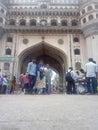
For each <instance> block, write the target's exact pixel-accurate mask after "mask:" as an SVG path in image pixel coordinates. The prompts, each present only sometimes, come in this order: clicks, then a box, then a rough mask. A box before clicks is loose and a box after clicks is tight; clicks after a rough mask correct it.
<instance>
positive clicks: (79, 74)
mask: <svg viewBox="0 0 98 130" xmlns="http://www.w3.org/2000/svg"><path fill="white" fill-rule="evenodd" d="M52 75H53V73H52V70H51V68H50V66H49V64H46V65H45V64H44V61H43V60H42V59H40V60H39V63H38V64H37V63H36V59H35V58H33V59H32V61H31V62H29V63H28V66H27V70H26V72H25V73H22V74H21V75H20V81H21V86H22V91H23V92H24V94H50V93H51V78H52ZM65 77H66V79H65V80H66V83H65V86H66V93H67V94H85V93H86V94H96V93H97V89H98V88H97V77H98V67H97V65H96V62H95V61H94V60H93V59H92V58H89V59H88V63H86V64H85V68H84V69H80V70H79V71H76V72H75V71H74V70H73V68H72V67H69V69H68V71H67V72H66V76H65ZM15 86H16V77H15V76H13V77H12V79H11V80H8V78H7V76H2V75H1V73H0V94H6V93H10V94H12V93H14V90H15Z"/></svg>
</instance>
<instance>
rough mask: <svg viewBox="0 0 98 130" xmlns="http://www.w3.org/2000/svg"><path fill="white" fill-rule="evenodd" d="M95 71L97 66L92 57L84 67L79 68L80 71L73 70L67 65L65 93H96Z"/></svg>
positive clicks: (97, 69)
mask: <svg viewBox="0 0 98 130" xmlns="http://www.w3.org/2000/svg"><path fill="white" fill-rule="evenodd" d="M97 73H98V68H97V65H96V62H95V61H94V60H93V59H92V58H89V59H88V63H86V64H85V69H80V71H77V72H74V71H73V68H72V67H69V69H68V71H67V73H66V81H67V85H66V90H67V94H84V93H86V94H96V93H97Z"/></svg>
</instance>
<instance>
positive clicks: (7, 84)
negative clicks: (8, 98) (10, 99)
mask: <svg viewBox="0 0 98 130" xmlns="http://www.w3.org/2000/svg"><path fill="white" fill-rule="evenodd" d="M15 85H16V78H15V76H13V77H12V79H10V80H9V79H8V78H7V76H6V75H5V76H2V75H0V94H6V93H9V94H11V93H14V88H15Z"/></svg>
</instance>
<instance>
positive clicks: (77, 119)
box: [0, 94, 98, 130]
mask: <svg viewBox="0 0 98 130" xmlns="http://www.w3.org/2000/svg"><path fill="white" fill-rule="evenodd" d="M0 130H98V96H97V95H96V96H94V95H65V94H62V95H5V96H2V95H1V96H0Z"/></svg>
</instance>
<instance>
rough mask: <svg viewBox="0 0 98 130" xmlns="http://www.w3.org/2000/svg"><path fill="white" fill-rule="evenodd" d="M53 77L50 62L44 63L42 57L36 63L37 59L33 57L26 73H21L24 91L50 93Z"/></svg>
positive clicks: (28, 92)
mask: <svg viewBox="0 0 98 130" xmlns="http://www.w3.org/2000/svg"><path fill="white" fill-rule="evenodd" d="M51 77H52V70H51V69H50V66H49V64H47V65H44V61H43V60H42V59H41V60H40V61H39V63H38V64H36V59H35V58H33V59H32V61H31V62H29V63H28V66H27V71H26V73H23V74H21V75H20V79H21V82H22V84H23V91H24V93H26V94H32V93H34V94H50V93H51Z"/></svg>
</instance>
